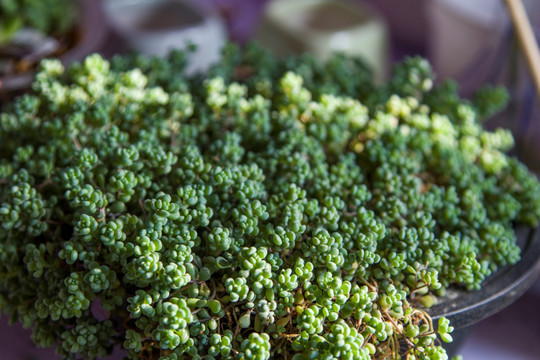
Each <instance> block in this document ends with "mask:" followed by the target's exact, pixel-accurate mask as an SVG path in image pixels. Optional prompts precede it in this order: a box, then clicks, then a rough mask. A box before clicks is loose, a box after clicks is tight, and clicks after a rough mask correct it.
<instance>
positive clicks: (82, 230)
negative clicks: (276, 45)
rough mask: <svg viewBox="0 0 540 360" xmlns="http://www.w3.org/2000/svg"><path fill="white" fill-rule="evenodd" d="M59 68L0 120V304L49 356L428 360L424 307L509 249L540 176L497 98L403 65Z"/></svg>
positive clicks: (50, 65)
mask: <svg viewBox="0 0 540 360" xmlns="http://www.w3.org/2000/svg"><path fill="white" fill-rule="evenodd" d="M186 56H187V55H186V54H185V53H181V52H175V53H172V54H171V55H170V57H169V58H168V59H162V58H143V57H140V56H131V57H118V58H114V59H113V60H111V61H107V60H104V59H103V58H101V57H100V56H98V55H93V56H90V57H88V58H87V59H86V60H85V61H84V63H81V64H76V65H74V66H72V67H71V68H69V69H67V70H66V69H64V68H63V67H62V65H61V64H60V62H58V61H54V60H52V61H45V62H43V63H42V66H41V72H40V73H39V74H38V75H37V77H36V80H35V82H34V84H33V91H32V93H31V94H28V95H24V96H22V97H20V98H18V99H17V100H16V101H15V102H13V103H12V104H10V105H9V108H8V109H7V110H6V111H5V112H4V113H2V114H1V115H0V138H1V139H2V141H1V142H0V309H1V310H3V312H4V313H6V314H8V315H10V316H11V319H12V321H20V322H21V323H22V324H23V325H24V326H25V327H27V328H32V330H33V340H34V341H35V342H36V343H37V344H38V345H40V346H47V347H50V346H55V345H56V346H57V351H58V352H59V353H60V354H61V355H62V356H63V357H64V358H66V359H77V358H95V357H100V356H103V355H104V354H107V353H109V352H110V351H111V350H112V348H113V347H114V346H116V345H119V346H121V347H123V348H124V349H125V351H126V353H127V356H128V357H129V358H130V359H161V360H173V359H207V360H211V359H230V360H248V359H254V360H255V359H257V360H264V359H270V358H275V359H277V358H285V359H294V360H308V359H312V360H315V359H325V360H330V359H355V360H359V359H386V358H393V359H400V358H407V359H410V360H412V359H432V360H437V359H446V358H447V355H446V353H445V351H444V349H443V347H442V345H441V344H442V342H441V340H442V341H445V342H449V341H452V337H451V335H450V333H451V332H452V330H453V328H452V326H451V325H450V324H449V322H448V320H446V319H444V318H441V319H439V320H438V324H437V323H434V321H433V320H432V319H431V318H430V316H429V314H428V313H427V312H426V310H424V309H425V308H426V307H429V305H431V304H433V303H434V302H435V301H436V299H437V297H439V296H442V295H444V293H445V290H446V289H448V288H449V287H450V286H461V287H465V288H468V289H478V288H480V286H481V284H482V281H483V280H484V279H485V278H486V277H487V276H489V275H490V274H491V273H493V272H494V271H495V270H496V269H497V268H498V267H500V266H502V265H505V264H513V263H515V262H517V261H518V260H519V258H520V249H519V247H518V246H516V241H515V240H516V239H515V233H514V225H515V224H517V223H525V224H528V225H530V226H537V225H538V221H539V218H540V185H539V183H538V182H537V180H536V178H535V177H534V176H532V175H531V174H530V173H529V172H528V170H527V169H526V167H525V166H524V165H522V164H521V163H519V162H518V161H517V160H516V159H514V158H512V157H510V156H508V155H507V154H506V152H507V151H508V150H509V149H510V148H511V147H512V145H513V139H512V136H511V135H510V134H509V133H508V132H507V131H505V130H501V129H499V130H496V131H494V132H487V131H485V130H483V128H482V127H481V125H480V120H483V117H482V115H491V114H493V113H495V112H497V111H498V110H500V106H501V105H504V103H505V102H506V100H507V98H506V96H505V94H504V91H501V90H500V89H498V88H495V89H491V90H489V89H486V90H483V92H482V93H481V95H479V97H478V99H479V101H478V102H470V101H466V100H463V99H460V98H459V96H458V95H457V90H456V87H455V86H454V85H452V84H445V85H443V86H441V87H434V86H433V74H432V73H431V69H430V67H429V64H428V63H427V62H426V61H425V60H423V59H420V58H411V59H408V60H406V61H405V62H404V63H402V64H400V65H398V66H397V67H396V69H395V75H394V77H393V78H392V79H391V80H390V81H389V82H388V83H386V84H384V85H381V86H375V85H373V83H372V82H371V80H370V79H371V78H370V76H369V72H368V71H367V70H366V68H365V67H364V65H363V63H362V62H361V61H359V60H357V59H353V58H348V57H345V56H341V55H336V56H334V57H332V58H331V59H330V60H329V61H328V62H326V63H324V64H323V63H319V62H318V61H316V60H315V59H314V58H312V57H311V56H309V55H305V56H300V57H293V58H286V59H282V60H276V59H275V58H273V57H272V56H270V55H269V54H267V53H266V52H264V51H262V50H261V49H258V48H257V47H256V46H248V47H247V48H246V49H244V50H239V49H238V48H237V47H236V46H234V45H228V46H227V47H226V48H225V49H224V53H223V59H222V61H221V62H220V63H219V64H217V65H215V66H214V67H212V68H211V69H210V70H209V72H208V73H206V74H205V75H204V76H203V75H196V76H193V77H191V78H187V77H185V76H184V75H183V68H184V65H185V63H186Z"/></svg>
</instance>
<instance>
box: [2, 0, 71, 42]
mask: <svg viewBox="0 0 540 360" xmlns="http://www.w3.org/2000/svg"><path fill="white" fill-rule="evenodd" d="M75 14H76V11H75V1H73V0H2V1H0V44H1V43H3V42H7V41H9V40H10V39H11V38H12V37H13V36H14V35H15V33H16V32H17V31H18V30H19V29H20V28H23V27H25V28H31V29H34V30H37V31H40V32H42V33H43V34H46V35H52V36H63V35H65V34H66V33H67V32H69V31H70V30H71V29H72V27H73V25H74V24H75V19H76V15H75Z"/></svg>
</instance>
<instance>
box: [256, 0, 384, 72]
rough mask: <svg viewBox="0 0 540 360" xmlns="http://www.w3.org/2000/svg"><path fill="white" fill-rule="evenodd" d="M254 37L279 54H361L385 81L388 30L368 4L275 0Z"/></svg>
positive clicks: (319, 55) (324, 0) (323, 0)
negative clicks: (337, 52)
mask: <svg viewBox="0 0 540 360" xmlns="http://www.w3.org/2000/svg"><path fill="white" fill-rule="evenodd" d="M255 39H256V40H257V41H259V42H260V43H262V44H263V45H264V46H265V47H267V48H269V49H271V50H272V51H273V52H274V53H275V54H277V55H290V54H299V53H302V52H309V53H311V54H314V55H315V56H316V57H318V58H319V59H322V60H326V59H328V58H329V57H330V55H331V54H332V53H333V52H336V51H339V52H344V53H346V54H349V55H355V56H361V57H362V58H363V59H364V60H365V61H366V63H367V64H368V65H369V66H370V67H371V68H372V69H373V71H374V75H375V79H376V80H377V81H383V80H384V79H385V77H386V73H387V66H388V31H387V28H386V24H385V22H384V20H383V19H382V17H381V16H380V15H379V13H378V12H377V11H376V10H375V9H374V8H372V7H371V6H369V4H366V3H361V2H350V1H341V0H340V1H336V0H296V1H288V0H274V1H270V2H269V3H268V4H267V7H266V9H265V12H264V15H263V19H262V21H261V24H260V26H259V28H258V29H257V32H256V36H255Z"/></svg>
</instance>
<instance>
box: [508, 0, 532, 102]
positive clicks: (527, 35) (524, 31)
mask: <svg viewBox="0 0 540 360" xmlns="http://www.w3.org/2000/svg"><path fill="white" fill-rule="evenodd" d="M506 5H507V6H508V10H509V11H510V16H511V17H512V22H513V23H514V27H515V29H516V32H517V36H518V38H519V42H520V44H521V48H522V50H523V53H524V54H525V59H526V60H527V65H528V66H529V71H530V72H531V75H532V78H533V81H534V85H535V86H536V95H537V96H538V98H539V99H540V51H539V50H538V43H537V42H536V38H535V36H534V32H533V29H532V26H531V22H530V21H529V18H528V17H527V13H526V12H525V7H524V6H523V2H522V0H506Z"/></svg>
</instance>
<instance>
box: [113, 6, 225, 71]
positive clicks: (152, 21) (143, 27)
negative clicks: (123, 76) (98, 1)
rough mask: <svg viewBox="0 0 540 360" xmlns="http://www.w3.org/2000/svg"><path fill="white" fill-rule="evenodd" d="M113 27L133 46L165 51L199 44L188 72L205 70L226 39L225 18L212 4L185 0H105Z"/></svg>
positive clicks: (158, 52) (156, 52)
mask: <svg viewBox="0 0 540 360" xmlns="http://www.w3.org/2000/svg"><path fill="white" fill-rule="evenodd" d="M104 5H105V12H106V14H107V17H108V20H109V22H110V25H111V27H112V28H113V29H114V30H115V31H116V32H117V33H118V34H119V35H120V36H121V37H122V38H123V39H124V40H125V41H126V42H127V44H128V46H129V47H130V48H132V49H133V50H136V51H139V52H141V53H143V54H146V55H160V56H164V55H166V54H167V53H168V52H169V51H170V50H172V49H184V48H185V47H186V46H188V45H189V44H194V45H196V46H197V48H196V50H195V52H194V53H192V54H191V57H190V61H189V63H188V66H187V72H188V73H193V72H196V71H204V70H205V69H206V68H208V66H209V65H210V64H212V63H214V62H216V61H217V60H218V59H219V57H220V50H221V47H222V46H223V45H224V43H225V41H226V30H225V26H224V24H223V21H222V19H221V18H220V17H219V16H218V15H217V13H216V12H214V9H213V8H212V7H211V6H208V5H203V3H199V2H196V1H182V0H106V1H105V2H104Z"/></svg>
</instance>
